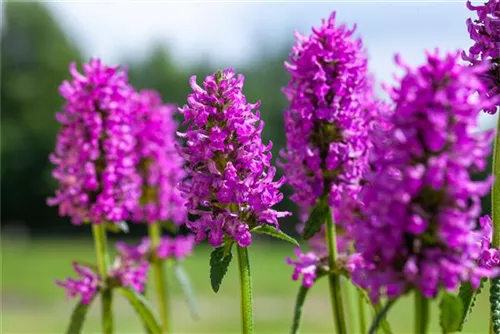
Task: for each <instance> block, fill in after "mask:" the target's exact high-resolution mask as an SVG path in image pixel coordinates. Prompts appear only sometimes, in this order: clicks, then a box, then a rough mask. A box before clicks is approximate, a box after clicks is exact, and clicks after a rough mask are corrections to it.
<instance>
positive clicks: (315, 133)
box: [281, 12, 370, 209]
mask: <svg viewBox="0 0 500 334" xmlns="http://www.w3.org/2000/svg"><path fill="white" fill-rule="evenodd" d="M354 30H355V28H353V29H349V28H347V27H346V26H345V25H340V26H336V19H335V12H333V13H332V14H331V15H330V17H329V19H328V20H323V24H322V25H321V27H319V28H313V32H312V34H311V35H310V36H307V37H306V36H301V35H299V34H298V33H297V35H296V39H297V41H296V44H295V46H294V47H293V48H292V52H291V55H290V61H289V62H287V63H285V66H286V68H287V70H288V72H289V73H290V76H291V79H290V82H289V83H288V85H287V87H286V88H285V89H284V93H285V95H286V97H287V98H288V100H289V101H290V105H289V108H288V109H287V110H286V111H285V114H284V118H285V129H286V131H285V132H286V138H287V146H286V150H284V151H282V152H281V156H282V157H283V158H284V159H285V160H286V162H284V163H282V166H283V169H284V170H285V175H286V176H287V182H288V183H290V185H291V186H292V187H293V188H294V190H295V193H294V195H293V196H292V197H291V198H292V200H293V201H295V202H296V203H297V204H298V205H300V206H301V207H304V208H310V207H312V206H313V205H314V204H315V203H316V201H317V199H318V198H319V197H320V196H321V195H322V194H323V193H328V196H329V203H330V205H331V206H333V207H334V208H335V209H336V208H337V207H340V206H342V199H343V198H355V197H356V196H357V194H358V193H359V191H360V189H361V180H362V177H363V173H364V171H365V169H366V167H367V165H368V149H369V146H370V141H369V138H368V134H369V123H370V121H369V110H367V108H366V107H367V105H366V104H365V103H364V102H365V101H364V99H365V97H366V92H367V89H369V86H370V82H369V80H368V79H369V76H368V71H367V56H366V53H365V50H364V49H363V45H362V42H361V40H360V39H355V38H353V34H354Z"/></svg>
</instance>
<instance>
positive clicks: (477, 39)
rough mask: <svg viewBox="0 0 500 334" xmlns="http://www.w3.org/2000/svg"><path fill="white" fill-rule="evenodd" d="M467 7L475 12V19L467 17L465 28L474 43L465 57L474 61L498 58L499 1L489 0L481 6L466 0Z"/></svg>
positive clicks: (499, 47)
mask: <svg viewBox="0 0 500 334" xmlns="http://www.w3.org/2000/svg"><path fill="white" fill-rule="evenodd" d="M467 8H468V9H469V10H471V11H474V12H476V13H477V16H478V17H477V19H474V20H473V19H471V18H469V19H467V29H468V30H469V34H470V38H471V39H472V40H473V41H474V45H473V46H471V47H470V49H469V54H468V55H464V57H465V59H467V60H469V61H471V62H473V63H475V62H478V61H482V60H485V59H500V1H499V0H489V1H487V2H485V3H484V4H483V5H481V6H474V5H472V3H471V2H470V1H467Z"/></svg>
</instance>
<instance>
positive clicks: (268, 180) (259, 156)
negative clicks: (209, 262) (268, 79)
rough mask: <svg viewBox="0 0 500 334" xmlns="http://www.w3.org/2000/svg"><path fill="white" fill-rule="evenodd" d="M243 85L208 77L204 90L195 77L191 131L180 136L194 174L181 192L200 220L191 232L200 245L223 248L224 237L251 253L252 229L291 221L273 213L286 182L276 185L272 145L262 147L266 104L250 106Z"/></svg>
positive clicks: (229, 76) (238, 79)
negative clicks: (262, 114)
mask: <svg viewBox="0 0 500 334" xmlns="http://www.w3.org/2000/svg"><path fill="white" fill-rule="evenodd" d="M243 80H244V79H243V76H242V75H238V76H236V75H235V73H234V71H233V70H232V69H227V70H224V71H219V72H217V73H216V74H213V75H210V76H208V77H207V78H206V79H205V81H204V82H203V88H202V87H200V86H198V85H197V84H196V77H194V76H193V77H191V79H190V84H191V88H192V89H193V91H194V92H193V93H192V94H190V95H189V96H188V99H187V101H188V104H187V105H185V106H184V107H183V108H180V109H179V111H180V113H181V114H182V115H183V116H184V119H185V122H184V124H187V125H188V128H187V130H186V132H184V133H180V134H179V135H180V136H181V137H182V138H184V139H185V141H186V146H185V147H182V148H180V152H181V155H182V156H183V157H184V158H185V160H186V161H187V170H188V174H189V179H188V180H187V181H185V182H183V183H182V185H181V192H182V193H183V196H184V197H185V198H186V200H187V208H188V210H189V211H190V213H192V214H195V215H198V216H199V218H197V219H196V220H194V221H188V222H187V226H188V228H190V229H191V230H192V231H193V232H194V233H195V235H196V241H200V240H203V239H204V238H206V237H207V236H208V240H209V242H210V243H211V245H212V246H214V247H218V246H220V245H221V244H222V241H223V237H224V235H227V236H230V237H231V238H232V239H233V240H235V241H236V242H237V243H238V244H239V245H240V246H241V247H246V246H248V245H249V244H250V243H251V240H252V237H251V235H250V229H251V228H253V227H255V226H257V225H262V224H270V225H273V226H275V227H276V228H278V227H279V226H278V218H280V217H284V216H286V215H289V213H288V212H278V211H275V210H273V209H272V207H273V206H274V205H275V204H277V203H279V202H280V201H281V200H282V198H283V195H282V193H281V192H280V191H279V188H280V187H281V185H282V184H283V182H284V179H281V180H279V181H277V182H275V181H273V178H274V176H275V173H276V170H275V168H274V167H272V166H271V164H270V161H271V152H270V150H271V146H272V145H271V144H269V145H267V146H266V145H264V144H263V143H262V139H261V133H262V128H263V127H264V123H263V122H262V121H261V120H260V119H259V112H258V111H257V112H254V109H255V108H257V107H258V106H259V104H260V103H256V104H249V103H247V102H246V98H245V95H243V93H242V88H243Z"/></svg>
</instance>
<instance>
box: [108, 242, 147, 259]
mask: <svg viewBox="0 0 500 334" xmlns="http://www.w3.org/2000/svg"><path fill="white" fill-rule="evenodd" d="M116 249H117V251H118V253H119V254H120V256H122V257H123V258H124V259H125V261H133V262H139V261H142V260H144V259H147V258H149V256H150V253H151V241H150V240H149V238H148V237H145V238H142V240H141V242H140V243H139V244H137V245H128V244H126V243H125V242H123V241H118V242H117V243H116Z"/></svg>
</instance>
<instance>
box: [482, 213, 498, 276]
mask: <svg viewBox="0 0 500 334" xmlns="http://www.w3.org/2000/svg"><path fill="white" fill-rule="evenodd" d="M479 226H480V227H481V231H482V238H481V255H480V256H479V261H478V263H479V266H480V267H483V268H486V269H492V268H496V269H497V270H498V268H500V251H499V250H498V249H494V248H491V239H492V237H493V224H492V221H491V217H490V216H484V217H481V218H479Z"/></svg>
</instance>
